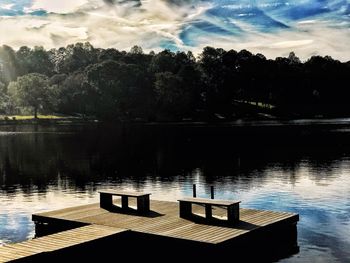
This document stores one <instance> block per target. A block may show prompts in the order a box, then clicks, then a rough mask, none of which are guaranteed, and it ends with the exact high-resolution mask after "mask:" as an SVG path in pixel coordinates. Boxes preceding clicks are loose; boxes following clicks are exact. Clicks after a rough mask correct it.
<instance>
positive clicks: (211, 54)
mask: <svg viewBox="0 0 350 263" xmlns="http://www.w3.org/2000/svg"><path fill="white" fill-rule="evenodd" d="M349 80H350V62H340V61H338V60H335V59H333V58H331V57H329V56H325V57H322V56H312V57H311V58H309V59H308V60H307V61H305V62H301V61H300V59H299V58H298V57H297V56H296V55H295V54H294V53H293V52H291V53H290V54H289V56H288V57H277V58H276V59H274V60H272V59H267V58H266V57H265V56H264V55H262V54H259V53H258V54H252V53H251V52H249V51H247V50H241V51H239V52H237V51H235V50H228V51H226V50H224V49H221V48H213V47H205V48H204V49H203V51H202V52H201V53H200V54H199V55H198V56H197V57H195V56H194V55H193V54H192V53H191V52H181V51H178V52H172V51H170V50H163V51H160V52H159V53H155V52H153V51H151V52H149V53H147V54H146V53H144V52H143V50H142V48H141V47H139V46H134V47H132V48H131V50H130V51H129V52H126V51H119V50H117V49H114V48H108V49H102V48H95V47H93V46H92V45H91V44H90V43H76V44H74V45H73V44H72V45H68V46H67V47H61V48H58V49H50V50H46V49H44V48H43V47H34V48H30V47H27V46H23V47H21V48H19V49H18V50H14V49H13V48H11V47H9V46H6V45H3V46H2V47H0V114H21V113H25V112H29V111H30V112H31V113H33V114H34V116H35V117H36V116H37V114H38V113H46V114H48V113H49V114H50V113H56V114H66V115H76V116H82V117H94V118H97V119H101V120H145V121H169V120H171V121H174V120H183V119H191V120H215V119H217V118H218V116H220V119H224V120H232V119H235V118H237V117H241V116H244V115H247V114H248V115H251V114H255V113H257V112H259V111H260V110H262V109H263V107H258V106H259V105H267V106H268V107H265V109H268V112H269V113H271V114H273V115H277V116H282V117H301V116H302V117H314V116H349V115H350V106H349V102H348V100H349V98H350V90H349V84H348V83H349ZM249 105H250V106H249ZM252 105H256V107H255V108H254V109H253V111H252Z"/></svg>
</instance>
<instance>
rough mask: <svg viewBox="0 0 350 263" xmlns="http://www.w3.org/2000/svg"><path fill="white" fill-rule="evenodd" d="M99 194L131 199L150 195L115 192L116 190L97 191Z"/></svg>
mask: <svg viewBox="0 0 350 263" xmlns="http://www.w3.org/2000/svg"><path fill="white" fill-rule="evenodd" d="M99 193H100V194H101V193H102V194H110V195H119V196H131V197H140V196H146V195H151V193H143V192H126V191H117V190H103V191H99Z"/></svg>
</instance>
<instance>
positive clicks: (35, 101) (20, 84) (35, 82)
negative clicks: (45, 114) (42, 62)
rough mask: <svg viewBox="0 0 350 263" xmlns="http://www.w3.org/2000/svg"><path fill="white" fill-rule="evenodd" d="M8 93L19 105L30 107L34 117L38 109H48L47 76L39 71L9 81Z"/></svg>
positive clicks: (48, 91) (48, 89)
mask: <svg viewBox="0 0 350 263" xmlns="http://www.w3.org/2000/svg"><path fill="white" fill-rule="evenodd" d="M8 89H9V93H10V95H11V96H12V97H13V98H14V100H15V101H16V102H17V103H18V104H19V105H21V106H24V107H32V108H33V115H34V118H38V111H39V110H44V109H45V108H46V109H48V108H49V105H50V101H49V98H50V97H51V96H50V88H49V80H48V77H47V76H45V75H42V74H39V73H30V74H27V75H24V76H22V77H18V79H17V81H14V82H11V83H10V85H9V87H8Z"/></svg>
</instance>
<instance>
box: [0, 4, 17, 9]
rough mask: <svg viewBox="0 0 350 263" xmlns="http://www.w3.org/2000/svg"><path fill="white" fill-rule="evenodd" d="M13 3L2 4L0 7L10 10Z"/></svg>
mask: <svg viewBox="0 0 350 263" xmlns="http://www.w3.org/2000/svg"><path fill="white" fill-rule="evenodd" d="M14 5H15V4H3V5H0V8H2V9H5V10H11V8H12V7H13V6H14Z"/></svg>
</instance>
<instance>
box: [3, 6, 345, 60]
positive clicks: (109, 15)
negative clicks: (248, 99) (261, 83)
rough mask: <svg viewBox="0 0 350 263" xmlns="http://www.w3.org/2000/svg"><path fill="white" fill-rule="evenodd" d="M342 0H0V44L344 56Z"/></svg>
mask: <svg viewBox="0 0 350 263" xmlns="http://www.w3.org/2000/svg"><path fill="white" fill-rule="evenodd" d="M349 25H350V0H329V1H326V0H290V1H286V0H261V1H258V0H178V1H177V0H75V1H71V0H0V32H2V35H1V38H0V44H7V45H11V46H13V47H15V48H18V47H20V46H22V45H28V46H35V45H42V46H45V47H46V48H51V47H59V46H66V45H67V44H70V43H74V42H77V41H82V42H84V41H89V42H91V43H92V44H93V45H94V46H97V47H116V48H119V49H125V50H129V49H130V47H131V46H133V45H135V44H136V45H140V46H142V47H143V48H144V49H145V50H146V51H147V50H155V51H157V50H160V49H162V48H170V49H175V50H176V49H179V50H192V51H194V52H195V53H198V52H200V51H201V49H202V48H203V47H205V46H207V45H210V46H215V47H222V48H225V49H236V50H240V49H243V48H245V49H248V50H250V51H252V52H253V53H263V54H265V55H266V56H267V57H269V58H274V57H276V56H287V55H288V54H289V52H290V51H294V52H295V53H296V54H297V55H298V56H299V57H301V58H302V59H307V58H308V57H310V56H312V55H331V56H332V57H334V58H336V59H339V60H342V61H347V60H350V51H349V44H348V43H350V27H349Z"/></svg>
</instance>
